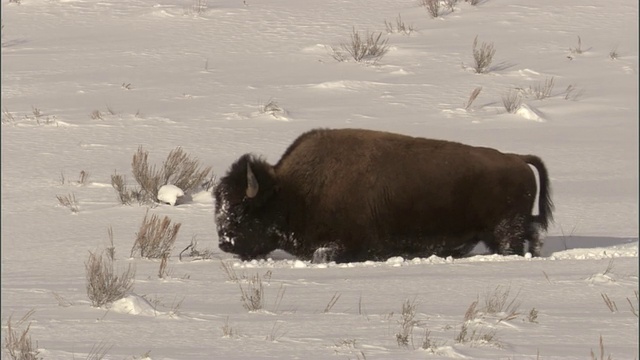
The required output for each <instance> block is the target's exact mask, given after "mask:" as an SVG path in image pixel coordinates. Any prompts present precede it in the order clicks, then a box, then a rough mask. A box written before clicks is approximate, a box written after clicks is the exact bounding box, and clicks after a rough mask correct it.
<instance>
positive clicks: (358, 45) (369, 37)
mask: <svg viewBox="0 0 640 360" xmlns="http://www.w3.org/2000/svg"><path fill="white" fill-rule="evenodd" d="M388 43H389V39H386V38H384V39H383V38H382V33H381V32H380V33H377V34H376V33H371V34H370V33H369V32H368V31H367V32H366V33H365V35H364V36H363V35H361V34H360V32H359V31H356V29H355V28H354V29H353V32H352V33H351V41H350V42H348V43H342V44H340V49H333V54H332V55H333V57H334V59H336V60H338V61H347V59H348V58H349V57H351V58H352V59H353V60H355V61H356V62H367V63H377V62H378V61H380V59H382V57H383V56H384V55H385V54H386V53H387V52H388V51H389V44H388Z"/></svg>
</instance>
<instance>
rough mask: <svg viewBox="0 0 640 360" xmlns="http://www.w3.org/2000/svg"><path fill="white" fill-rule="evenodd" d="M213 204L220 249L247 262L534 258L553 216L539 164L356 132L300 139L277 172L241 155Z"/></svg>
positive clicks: (311, 134)
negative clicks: (272, 257)
mask: <svg viewBox="0 0 640 360" xmlns="http://www.w3.org/2000/svg"><path fill="white" fill-rule="evenodd" d="M529 165H532V166H533V167H534V168H535V169H536V170H537V172H538V179H539V181H538V182H539V186H537V184H536V177H535V174H534V172H533V171H532V169H531V168H530V166H529ZM538 187H539V188H538ZM536 196H537V197H538V208H537V209H533V206H534V203H535V200H536ZM214 197H215V219H216V224H217V228H218V237H219V244H220V245H219V246H220V249H221V250H223V251H225V252H229V253H233V254H236V255H238V256H240V258H242V259H244V260H248V259H253V258H258V257H264V256H266V255H267V254H268V253H270V252H271V251H273V250H276V249H282V250H284V251H287V252H289V253H290V254H292V255H294V256H297V257H298V258H300V259H304V260H313V261H336V262H350V261H363V260H384V259H386V258H388V257H390V256H404V257H416V256H420V257H426V256H430V255H438V256H453V257H462V256H465V255H467V254H468V253H469V252H470V251H471V250H472V249H473V248H474V247H475V245H477V244H478V243H479V242H484V243H485V244H486V245H487V247H488V248H489V249H490V250H491V251H492V252H494V253H498V254H503V255H509V254H517V255H524V252H525V244H526V243H527V242H528V244H529V251H530V252H531V253H532V254H533V255H534V256H539V253H540V247H541V242H540V241H539V239H538V236H539V231H540V230H546V229H547V226H548V224H549V222H550V221H551V220H552V209H553V203H552V201H551V196H550V186H549V178H548V174H547V170H546V168H545V166H544V164H543V163H542V161H541V160H540V159H539V158H538V157H536V156H533V155H517V154H505V153H501V152H499V151H497V150H494V149H490V148H483V147H473V146H468V145H464V144H460V143H455V142H449V141H442V140H431V139H423V138H414V137H409V136H404V135H399V134H392V133H386V132H378V131H371V130H360V129H341V130H329V129H317V130H312V131H309V132H307V133H305V134H303V135H301V136H300V137H298V139H296V140H295V141H294V143H293V144H292V145H291V146H289V148H288V149H287V150H286V152H285V153H284V155H283V156H282V158H281V159H280V161H279V162H278V163H277V164H276V165H274V166H272V165H270V164H268V163H267V162H266V161H264V160H262V159H261V158H259V157H256V156H254V155H251V154H245V155H243V156H242V157H240V158H239V159H238V160H237V161H236V162H235V163H234V164H233V165H232V166H231V168H230V169H229V171H228V172H227V174H226V175H225V176H224V177H223V178H222V179H220V182H219V183H218V184H217V186H216V188H215V189H214ZM533 210H535V211H533ZM532 213H536V215H532Z"/></svg>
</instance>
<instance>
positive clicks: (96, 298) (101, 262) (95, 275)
mask: <svg viewBox="0 0 640 360" xmlns="http://www.w3.org/2000/svg"><path fill="white" fill-rule="evenodd" d="M84 266H85V270H86V278H87V296H88V297H89V300H91V305H92V306H95V307H101V306H103V305H105V304H108V303H112V302H114V301H116V300H119V299H122V298H123V297H125V295H126V294H127V293H128V292H130V291H131V289H132V288H133V284H134V277H135V269H133V268H132V266H131V264H130V265H129V266H128V267H127V270H126V271H124V272H123V273H122V274H121V275H117V274H116V270H115V265H114V263H113V260H111V259H110V258H109V257H108V256H103V254H99V255H96V254H94V253H92V252H89V259H87V261H86V262H85V263H84Z"/></svg>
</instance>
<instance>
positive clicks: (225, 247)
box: [218, 241, 233, 252]
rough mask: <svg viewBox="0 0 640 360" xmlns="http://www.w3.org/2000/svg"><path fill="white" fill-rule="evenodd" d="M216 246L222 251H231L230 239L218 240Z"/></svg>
mask: <svg viewBox="0 0 640 360" xmlns="http://www.w3.org/2000/svg"><path fill="white" fill-rule="evenodd" d="M218 247H219V248H220V250H222V251H224V252H233V244H232V243H231V241H220V243H218Z"/></svg>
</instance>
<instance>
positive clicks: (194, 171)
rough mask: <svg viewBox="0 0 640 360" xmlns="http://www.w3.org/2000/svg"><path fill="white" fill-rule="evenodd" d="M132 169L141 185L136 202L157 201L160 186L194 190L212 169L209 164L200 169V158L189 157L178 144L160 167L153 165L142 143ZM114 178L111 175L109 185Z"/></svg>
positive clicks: (134, 156) (134, 158) (132, 162)
mask: <svg viewBox="0 0 640 360" xmlns="http://www.w3.org/2000/svg"><path fill="white" fill-rule="evenodd" d="M131 168H132V173H133V177H134V178H135V180H136V182H137V183H138V184H139V185H140V188H141V189H140V192H139V193H140V198H141V199H139V201H140V200H142V201H149V202H155V201H157V198H158V190H159V189H160V187H161V186H163V185H168V184H172V185H175V186H177V187H179V188H180V189H182V190H183V191H185V192H187V191H192V190H195V189H196V188H198V187H199V186H201V185H202V184H203V183H204V182H205V179H206V178H207V177H208V176H209V173H210V172H211V167H205V168H200V164H199V161H198V160H197V159H192V158H191V157H190V156H189V155H188V154H186V153H185V152H184V150H183V149H182V148H181V147H177V148H175V149H173V150H171V152H169V155H168V156H167V159H166V160H165V161H164V162H163V164H162V167H160V168H156V166H155V165H150V164H149V152H148V151H145V150H144V149H143V148H142V146H141V147H139V148H138V151H136V153H135V154H134V155H133V159H132V161H131ZM113 180H114V179H113V177H112V185H113ZM114 188H115V186H114ZM116 191H118V189H116ZM119 193H120V192H119Z"/></svg>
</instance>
